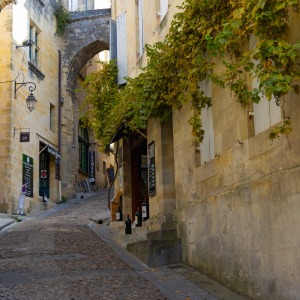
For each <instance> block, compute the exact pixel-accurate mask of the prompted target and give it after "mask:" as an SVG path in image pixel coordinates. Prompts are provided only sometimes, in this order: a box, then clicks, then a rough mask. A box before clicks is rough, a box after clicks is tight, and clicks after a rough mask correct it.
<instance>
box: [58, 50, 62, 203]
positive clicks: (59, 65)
mask: <svg viewBox="0 0 300 300" xmlns="http://www.w3.org/2000/svg"><path fill="white" fill-rule="evenodd" d="M61 100H62V98H61V51H60V50H58V130H57V138H58V141H57V145H58V153H59V154H60V155H61ZM57 159H58V158H57ZM60 164H61V158H60V159H58V164H57V180H58V202H61V180H60V179H61V178H60Z"/></svg>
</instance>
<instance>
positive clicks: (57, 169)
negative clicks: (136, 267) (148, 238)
mask: <svg viewBox="0 0 300 300" xmlns="http://www.w3.org/2000/svg"><path fill="white" fill-rule="evenodd" d="M58 2H59V1H52V0H49V1H48V0H23V1H16V2H15V3H12V2H11V3H10V4H7V3H8V2H7V1H5V4H7V5H6V6H5V7H4V6H3V1H2V2H1V5H2V10H1V12H0V27H1V32H0V41H1V46H0V54H1V55H0V74H1V78H0V82H1V83H0V94H1V101H0V115H1V118H0V164H1V166H2V168H1V171H0V210H1V212H7V213H16V212H17V211H18V204H19V199H20V194H21V189H22V187H23V185H24V184H25V185H26V193H25V202H24V207H23V210H24V212H25V213H26V212H30V211H33V210H37V209H43V208H45V207H49V206H51V205H55V203H56V202H59V201H61V200H62V199H63V197H65V198H67V199H68V198H71V197H75V196H76V193H77V192H81V191H89V190H90V191H93V190H96V189H98V188H103V187H107V185H108V179H107V173H106V171H107V170H106V168H109V167H110V165H111V159H112V158H111V157H109V156H105V155H103V154H102V153H99V151H98V147H97V145H96V143H95V141H94V138H93V134H92V133H91V132H90V130H89V129H88V128H83V127H82V126H80V115H79V114H78V106H79V105H80V101H81V100H80V97H79V96H78V97H76V96H75V88H76V82H77V80H78V78H79V77H80V74H79V71H80V70H81V69H82V68H83V67H84V66H85V64H86V63H87V62H88V61H89V60H90V59H91V58H92V57H94V56H95V55H96V54H97V53H99V52H101V51H102V50H107V49H108V43H106V42H105V41H106V40H108V38H107V36H108V30H109V24H108V20H109V18H110V10H109V9H108V10H104V12H102V11H94V10H93V8H94V1H85V3H88V9H90V8H91V9H92V10H89V11H86V10H85V9H84V8H83V7H82V11H83V17H82V16H81V15H79V16H78V15H74V16H73V15H72V14H71V18H73V19H72V20H71V22H70V23H69V24H68V26H69V27H68V28H67V29H66V33H65V35H63V36H58V35H57V34H56V28H57V20H56V18H55V16H54V11H55V10H56V9H57V5H58ZM82 2H83V1H82ZM72 3H75V2H74V1H73V2H72ZM78 7H81V2H80V1H79V2H78ZM76 13H79V14H80V11H79V12H76ZM95 15H96V16H97V17H98V20H97V17H96V18H95ZM91 16H92V17H91ZM79 22H81V23H80V24H82V23H84V22H86V23H85V24H88V25H90V26H87V27H85V26H81V29H83V30H86V29H87V28H88V29H89V30H90V31H91V32H92V33H93V34H94V35H93V38H91V34H90V33H89V36H90V39H89V40H88V38H87V36H86V40H85V41H83V40H82V39H80V38H79V37H80V36H84V34H83V35H78V31H76V30H77V29H74V28H75V27H76V26H77V25H78V23H79ZM93 22H98V24H93ZM99 24H102V25H103V28H104V29H101V28H102V27H101V25H99ZM79 27H80V26H79ZM77 28H78V26H77ZM97 28H98V29H99V30H98V33H95V32H97ZM2 29H3V30H2ZM74 31H76V34H77V35H76V36H75V37H74V35H72V34H74ZM85 35H87V32H85ZM83 48H84V50H82V49H83ZM69 49H70V50H69ZM91 49H92V50H91ZM71 50H72V51H73V52H72V53H70V51H71ZM85 51H86V52H85ZM74 65H75V68H74ZM68 78H72V80H73V81H72V80H71V81H70V80H69V81H68ZM68 82H69V83H70V82H71V83H72V84H71V87H70V85H68ZM28 97H29V99H35V100H36V102H35V101H34V102H35V104H36V107H35V109H34V110H30V109H28V107H27V106H26V103H27V102H26V100H27V99H28ZM32 97H34V98H32ZM103 168H104V169H103ZM46 201H47V202H46Z"/></svg>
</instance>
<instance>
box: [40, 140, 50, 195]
mask: <svg viewBox="0 0 300 300" xmlns="http://www.w3.org/2000/svg"><path fill="white" fill-rule="evenodd" d="M40 151H42V152H41V153H40V163H39V176H40V180H39V181H40V182H39V196H41V197H43V196H44V195H46V197H47V198H48V199H49V197H50V188H49V186H50V153H49V152H48V147H47V146H46V145H45V144H43V143H40Z"/></svg>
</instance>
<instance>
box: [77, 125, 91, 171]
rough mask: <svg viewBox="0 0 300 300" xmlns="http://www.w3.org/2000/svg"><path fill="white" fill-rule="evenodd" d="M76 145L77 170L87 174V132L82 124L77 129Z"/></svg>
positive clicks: (88, 144)
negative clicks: (77, 151) (77, 150)
mask: <svg viewBox="0 0 300 300" xmlns="http://www.w3.org/2000/svg"><path fill="white" fill-rule="evenodd" d="M78 144H79V168H80V170H82V171H83V172H85V173H88V170H89V164H88V158H89V157H88V154H89V146H90V143H89V136H88V131H87V129H86V128H85V127H83V126H82V124H79V128H78Z"/></svg>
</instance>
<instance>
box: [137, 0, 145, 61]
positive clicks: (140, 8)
mask: <svg viewBox="0 0 300 300" xmlns="http://www.w3.org/2000/svg"><path fill="white" fill-rule="evenodd" d="M138 12H139V44H138V45H139V49H138V52H139V55H140V56H142V55H143V52H144V18H143V0H139V2H138Z"/></svg>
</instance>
